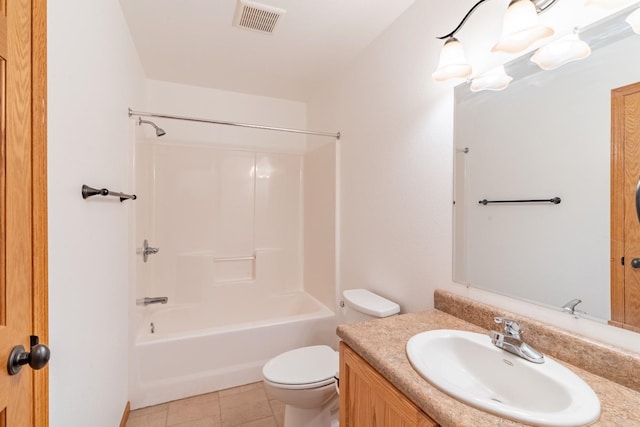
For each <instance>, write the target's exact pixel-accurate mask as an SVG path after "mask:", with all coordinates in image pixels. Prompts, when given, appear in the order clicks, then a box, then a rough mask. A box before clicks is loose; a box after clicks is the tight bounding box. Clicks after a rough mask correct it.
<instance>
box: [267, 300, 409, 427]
mask: <svg viewBox="0 0 640 427" xmlns="http://www.w3.org/2000/svg"><path fill="white" fill-rule="evenodd" d="M343 297H344V299H345V302H346V304H347V306H348V307H350V308H351V309H352V310H353V311H355V312H357V313H358V314H357V315H356V316H353V315H351V316H350V315H347V316H346V318H347V321H354V320H366V319H373V318H375V317H388V316H392V315H395V314H397V313H398V312H399V311H400V306H398V304H396V303H394V302H392V301H389V300H387V299H385V298H383V297H381V296H379V295H376V294H374V293H372V292H370V291H368V290H365V289H350V290H346V291H344V292H343ZM338 369H339V357H338V352H337V351H335V350H333V349H332V348H331V347H329V346H327V345H315V346H309V347H301V348H297V349H294V350H291V351H287V352H285V353H282V354H280V355H279V356H276V357H274V358H273V359H271V360H270V361H268V362H267V363H266V364H265V365H264V367H263V369H262V376H263V379H264V384H265V388H266V390H267V393H268V394H269V396H270V397H272V398H274V399H277V400H279V401H281V402H283V403H284V404H285V413H284V427H329V426H331V427H337V426H338V391H337V376H338Z"/></svg>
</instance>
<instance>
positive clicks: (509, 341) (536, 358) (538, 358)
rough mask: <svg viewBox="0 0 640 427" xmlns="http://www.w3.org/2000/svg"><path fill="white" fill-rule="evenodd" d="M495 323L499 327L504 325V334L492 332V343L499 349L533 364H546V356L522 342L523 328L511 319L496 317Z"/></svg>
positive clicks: (490, 334)
mask: <svg viewBox="0 0 640 427" xmlns="http://www.w3.org/2000/svg"><path fill="white" fill-rule="evenodd" d="M493 321H494V322H496V324H497V325H501V324H502V325H504V332H498V331H490V332H489V337H491V343H492V344H493V345H495V346H496V347H498V348H501V349H503V350H506V351H508V352H509V353H513V354H515V355H516V356H519V357H522V358H523V359H525V360H528V361H529V362H533V363H544V356H543V355H542V353H540V352H539V351H538V350H536V349H534V348H533V347H531V346H529V345H528V344H527V343H525V342H524V341H522V328H521V327H520V325H519V324H518V323H517V322H516V321H515V320H511V319H505V318H504V317H494V318H493Z"/></svg>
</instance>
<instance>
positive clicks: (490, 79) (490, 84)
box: [470, 65, 513, 92]
mask: <svg viewBox="0 0 640 427" xmlns="http://www.w3.org/2000/svg"><path fill="white" fill-rule="evenodd" d="M511 80H513V77H511V76H509V75H507V73H506V72H505V71H504V65H501V66H499V67H496V68H494V69H492V70H489V71H487V72H486V73H482V74H480V75H479V76H477V77H475V78H474V79H473V80H472V81H471V87H470V89H471V92H480V91H483V90H494V91H499V90H504V89H506V88H507V86H509V83H511Z"/></svg>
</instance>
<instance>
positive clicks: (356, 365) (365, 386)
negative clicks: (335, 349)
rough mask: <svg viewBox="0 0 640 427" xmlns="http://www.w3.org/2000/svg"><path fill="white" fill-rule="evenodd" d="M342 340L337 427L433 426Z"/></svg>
mask: <svg viewBox="0 0 640 427" xmlns="http://www.w3.org/2000/svg"><path fill="white" fill-rule="evenodd" d="M437 426H438V424H437V423H436V422H435V421H433V420H432V419H431V418H430V417H429V416H428V415H427V414H425V413H424V412H422V410H421V409H420V408H419V407H417V406H416V405H415V404H414V403H412V402H411V401H410V400H409V399H407V397H406V396H405V395H403V394H402V393H401V392H400V391H399V390H398V389H397V388H395V387H394V386H393V385H392V384H391V383H389V381H387V380H386V379H385V378H384V377H383V376H382V375H380V374H379V373H378V372H377V371H376V370H375V369H373V368H372V367H371V365H369V364H368V363H367V362H366V361H365V360H364V359H362V358H361V357H360V356H359V355H358V354H357V353H356V352H355V351H353V350H352V349H351V347H349V346H348V345H347V344H345V343H344V342H341V343H340V427H437Z"/></svg>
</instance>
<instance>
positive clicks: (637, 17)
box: [625, 9, 640, 34]
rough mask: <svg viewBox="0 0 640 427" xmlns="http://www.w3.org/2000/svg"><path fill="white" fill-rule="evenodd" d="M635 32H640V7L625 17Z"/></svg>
mask: <svg viewBox="0 0 640 427" xmlns="http://www.w3.org/2000/svg"><path fill="white" fill-rule="evenodd" d="M625 21H627V23H628V24H629V25H631V28H633V31H634V32H635V33H636V34H640V9H636V10H635V11H633V12H631V15H629V16H627V19H625Z"/></svg>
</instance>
